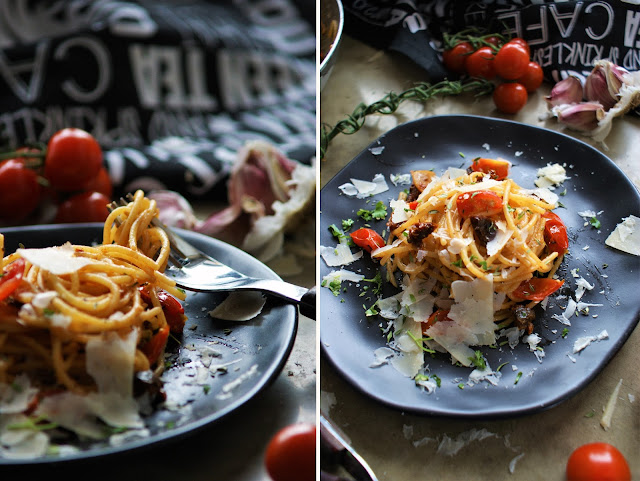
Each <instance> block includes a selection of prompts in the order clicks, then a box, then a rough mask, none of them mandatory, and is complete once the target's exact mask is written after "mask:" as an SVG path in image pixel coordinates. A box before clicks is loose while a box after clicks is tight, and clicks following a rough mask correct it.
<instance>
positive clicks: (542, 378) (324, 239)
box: [320, 116, 640, 418]
mask: <svg viewBox="0 0 640 481" xmlns="http://www.w3.org/2000/svg"><path fill="white" fill-rule="evenodd" d="M478 156H483V157H503V158H506V159H509V160H511V161H512V162H513V164H514V165H513V167H512V169H511V175H510V176H511V177H512V178H513V179H515V180H516V182H518V184H520V185H521V186H523V187H525V188H534V187H535V186H534V180H535V179H536V171H537V169H538V168H540V167H544V166H546V165H547V163H556V162H557V163H559V164H566V165H567V167H566V170H567V175H568V176H570V179H569V180H567V181H565V182H564V185H563V186H561V187H560V188H558V189H556V193H560V192H562V191H563V190H564V189H565V188H566V195H564V196H562V197H560V201H561V203H562V204H563V205H564V208H560V209H558V210H557V212H558V214H559V215H560V216H561V217H562V219H563V220H564V222H565V224H566V225H567V229H568V232H569V237H570V255H568V256H567V257H566V258H565V260H564V263H563V267H562V269H561V271H560V275H561V277H562V278H564V279H566V283H565V285H569V286H571V287H572V289H571V291H572V292H573V291H575V279H574V278H573V277H572V275H571V273H570V271H571V270H572V269H578V273H579V275H581V276H583V277H584V278H585V279H586V280H587V281H588V282H589V283H591V284H594V285H595V287H594V289H593V290H592V291H588V292H587V293H586V294H585V295H584V296H583V298H582V301H584V302H588V303H599V304H603V306H602V307H592V308H591V310H590V313H589V315H581V316H579V317H574V318H573V319H572V326H571V327H570V328H569V333H568V334H567V335H566V337H564V338H563V337H562V331H563V328H564V327H565V326H564V325H562V324H560V323H559V322H558V321H556V320H555V319H553V318H552V317H551V316H552V315H553V314H555V313H560V312H562V306H559V305H556V304H561V303H562V301H556V302H550V304H549V307H548V309H547V310H546V311H544V312H539V313H538V319H537V321H536V329H535V331H534V332H536V333H537V334H539V335H540V336H541V337H542V339H543V340H542V342H541V344H540V345H541V346H542V347H543V348H544V352H545V354H546V355H545V357H544V358H543V359H542V362H539V361H538V359H537V358H536V357H535V355H534V354H533V353H532V352H530V351H529V346H528V345H523V344H522V343H521V344H519V345H518V346H517V347H516V348H515V349H514V350H513V351H512V350H511V349H510V348H509V347H508V346H507V347H506V348H504V347H500V348H497V349H490V348H483V349H482V351H483V353H484V354H485V356H486V358H487V360H488V361H489V365H490V366H491V367H492V368H493V369H495V368H496V367H497V366H498V365H500V364H501V363H504V362H508V363H509V364H506V365H504V366H503V367H502V369H501V371H500V372H501V373H502V378H501V380H500V382H499V384H498V385H490V384H488V383H487V382H482V383H480V384H475V385H472V386H469V385H466V381H467V380H468V375H469V373H470V371H471V370H470V369H468V368H462V367H456V366H453V365H452V364H451V361H450V356H445V355H438V356H437V357H436V358H435V359H429V360H428V364H429V368H430V371H431V372H432V373H434V374H436V375H437V376H438V377H440V379H441V381H442V383H441V387H439V388H438V389H436V390H435V391H434V392H433V393H431V394H428V393H427V392H426V391H424V390H422V389H421V388H418V387H416V386H415V384H414V382H413V380H411V379H409V378H407V377H404V376H403V375H401V374H400V373H399V372H398V371H397V370H395V369H394V368H393V367H392V366H390V365H383V366H381V367H378V368H371V367H369V366H370V365H371V363H372V362H373V360H374V355H373V352H374V350H375V349H376V348H378V347H382V346H385V339H384V338H383V335H382V333H381V330H380V327H379V324H380V322H381V321H382V320H381V319H380V318H376V317H374V318H367V317H366V316H365V314H364V308H363V304H366V305H367V307H368V306H369V305H371V304H372V303H373V300H372V299H370V298H367V297H366V296H365V297H361V296H360V294H361V288H359V287H358V286H355V285H349V284H347V287H346V289H345V290H344V292H342V293H341V294H340V295H339V296H337V297H336V296H334V295H333V294H332V292H331V291H330V290H329V289H326V288H323V289H321V293H320V296H321V298H320V303H321V306H322V310H321V324H320V326H321V330H320V344H321V349H322V352H323V354H324V355H325V356H326V358H327V359H328V360H329V361H330V362H331V363H332V365H333V366H334V367H335V368H336V369H337V370H338V371H339V372H340V373H341V374H342V375H343V376H344V377H345V378H346V379H347V380H348V381H349V382H350V383H351V384H353V385H354V386H355V387H356V388H358V389H359V390H360V391H362V392H363V393H365V394H366V395H368V396H370V397H372V398H374V399H376V400H378V401H380V402H382V403H384V404H386V405H388V406H391V407H394V408H397V409H401V410H403V411H408V412H414V413H422V414H429V415H439V416H451V417H460V418H498V417H508V416H515V415H522V414H526V413H532V412H536V411H541V410H543V409H547V408H550V407H552V406H554V405H556V404H558V403H560V402H562V401H563V400H566V399H568V398H569V397H571V396H572V395H574V394H576V393H577V392H578V391H580V390H581V389H582V388H584V387H585V385H586V384H587V383H589V381H591V380H592V379H593V378H594V377H595V376H596V374H598V372H600V371H601V370H602V369H603V368H604V367H605V365H606V364H607V363H608V362H609V361H610V360H611V358H612V357H613V356H614V355H615V353H616V352H617V351H618V350H619V349H620V347H621V346H622V345H623V343H624V342H625V341H626V340H627V338H628V337H629V335H630V334H631V332H632V330H633V328H634V327H635V326H636V324H637V322H638V317H639V314H640V303H639V302H638V295H637V288H638V272H640V258H638V257H637V256H633V255H630V254H625V253H623V252H620V251H617V250H614V249H611V248H609V247H607V246H605V244H604V241H605V239H606V238H607V236H608V235H609V233H610V232H611V231H612V230H613V229H614V228H615V226H616V224H618V223H619V222H620V221H621V219H622V218H624V217H627V216H629V215H630V214H634V215H636V216H638V215H640V196H639V195H638V191H637V190H636V188H635V187H634V185H633V184H632V183H631V182H630V181H629V180H628V179H627V178H626V177H625V175H624V174H623V173H622V172H621V171H620V169H619V168H618V167H617V166H616V165H615V164H613V162H611V160H609V159H608V158H607V157H605V156H604V155H602V154H601V153H600V152H598V151H597V150H596V149H594V148H592V147H590V146H589V145H587V144H585V143H583V142H580V141H577V140H575V139H573V138H571V137H569V136H566V135H563V134H558V133H555V132H551V131H548V130H545V129H541V128H536V127H531V126H527V125H523V124H519V123H515V122H511V121H504V120H496V119H489V118H482V117H474V116H436V117H430V118H425V119H421V120H418V121H414V122H409V123H406V124H403V125H400V126H399V127H397V128H395V129H393V130H391V131H390V132H387V133H386V134H384V135H383V136H381V137H380V138H379V139H378V140H376V141H375V142H373V143H372V144H371V145H370V146H369V147H368V148H367V149H365V150H364V151H363V152H362V153H360V154H359V155H358V156H357V157H356V158H355V159H353V160H352V161H351V162H350V163H349V164H348V165H347V166H346V167H345V168H344V169H343V170H342V171H341V172H339V173H338V174H337V175H336V176H335V177H334V178H333V179H332V180H331V181H329V182H328V183H327V184H326V186H325V187H324V188H323V189H322V193H321V197H320V198H321V217H320V223H321V234H320V244H321V245H324V246H333V245H335V244H336V240H335V239H334V238H332V236H331V234H330V232H329V230H328V229H327V227H328V226H329V225H331V224H336V225H338V226H340V225H341V221H342V219H347V218H352V219H356V218H357V216H356V212H357V210H358V209H360V208H365V209H372V208H373V204H374V203H375V201H377V200H383V201H385V202H386V203H387V204H388V200H389V199H390V198H396V197H397V194H398V193H399V192H400V191H401V190H402V189H406V188H407V187H408V186H406V185H405V186H398V187H395V186H394V185H393V184H392V183H391V182H389V175H390V174H397V173H407V172H409V170H411V169H432V168H433V169H435V170H436V172H437V173H438V174H442V172H443V171H444V170H446V168H448V167H462V168H466V167H467V166H469V165H470V163H471V160H472V159H473V158H475V157H478ZM376 173H382V174H384V175H385V177H386V179H387V183H388V184H389V186H390V190H389V191H387V192H385V193H382V194H378V195H376V196H374V197H373V200H369V201H365V200H363V199H357V198H355V197H353V198H350V197H346V196H344V195H341V194H340V193H339V190H338V186H340V185H342V184H343V183H345V182H349V179H351V178H356V179H362V180H368V181H370V180H371V179H372V178H373V176H374V175H375V174H376ZM585 210H593V211H594V212H600V211H603V212H602V213H601V214H599V215H598V219H599V220H600V221H601V227H600V229H599V230H598V229H595V228H594V227H592V226H591V225H587V226H585V225H584V223H585V221H584V219H583V218H582V217H580V216H579V215H578V212H581V211H585ZM379 222H380V224H376V221H370V223H371V224H373V227H374V228H376V227H378V228H377V230H378V231H381V230H382V228H383V224H382V222H384V221H379ZM363 223H364V222H363V221H362V220H361V219H359V220H358V221H356V223H355V225H354V226H353V228H352V229H356V228H357V227H359V226H361V225H362V224H363ZM586 246H589V247H588V249H586V250H584V248H586ZM320 263H321V267H320V269H321V271H320V275H321V277H324V276H325V275H326V274H327V273H329V272H330V271H331V270H332V269H334V268H329V267H327V266H326V264H325V263H324V262H323V261H321V262H320ZM605 265H606V267H605ZM345 268H346V269H349V270H351V271H355V272H359V273H362V274H364V275H365V277H366V278H370V277H373V275H374V274H375V272H376V265H375V264H374V263H373V262H372V261H371V259H370V258H369V257H368V256H367V255H365V256H363V258H362V259H361V260H359V261H356V262H355V263H353V264H351V265H348V266H345ZM603 275H606V276H607V277H604V276H603ZM343 284H344V283H343ZM602 291H604V293H603V294H602V293H601V292H602ZM395 292H396V291H394V290H393V288H392V287H391V286H388V287H387V288H386V291H385V292H384V296H385V297H386V296H388V295H391V294H393V293H395ZM594 314H597V317H594V316H593V315H594ZM603 330H606V331H607V332H608V334H609V338H608V339H607V340H602V341H599V342H595V343H592V344H591V345H590V346H588V347H587V348H586V349H584V350H583V351H581V352H579V353H578V354H573V353H572V351H573V344H574V341H575V340H576V339H578V338H579V337H583V336H596V335H598V334H599V333H601V332H602V331H603ZM514 366H516V367H515V368H514ZM519 372H521V373H522V375H521V378H520V379H519V380H518V382H517V384H516V379H517V376H518V373H519ZM460 382H465V387H464V389H460V388H459V386H458V384H459V383H460Z"/></svg>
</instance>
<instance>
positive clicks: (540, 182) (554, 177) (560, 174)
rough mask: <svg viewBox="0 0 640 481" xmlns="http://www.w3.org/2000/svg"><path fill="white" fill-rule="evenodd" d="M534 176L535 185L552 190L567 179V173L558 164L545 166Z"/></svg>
mask: <svg viewBox="0 0 640 481" xmlns="http://www.w3.org/2000/svg"><path fill="white" fill-rule="evenodd" d="M536 174H537V176H538V178H537V179H536V180H535V184H536V185H537V186H538V187H541V188H551V189H553V188H555V186H556V185H559V184H562V183H563V182H564V181H565V180H567V179H568V178H569V177H567V171H566V170H565V169H564V167H562V166H561V165H560V164H547V166H546V167H542V168H540V169H538V172H537V173H536Z"/></svg>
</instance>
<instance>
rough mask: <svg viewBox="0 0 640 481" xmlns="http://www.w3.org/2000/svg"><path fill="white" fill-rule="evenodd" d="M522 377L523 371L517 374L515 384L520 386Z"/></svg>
mask: <svg viewBox="0 0 640 481" xmlns="http://www.w3.org/2000/svg"><path fill="white" fill-rule="evenodd" d="M521 377H522V371H518V374H516V380H515V381H513V384H518V381H520V378H521Z"/></svg>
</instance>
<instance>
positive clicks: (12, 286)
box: [0, 258, 25, 301]
mask: <svg viewBox="0 0 640 481" xmlns="http://www.w3.org/2000/svg"><path fill="white" fill-rule="evenodd" d="M24 264H25V262H24V259H22V258H19V259H16V260H15V261H13V262H12V263H11V264H9V265H8V266H7V267H6V269H5V272H4V274H3V275H2V277H1V278H0V301H2V300H4V299H6V298H7V297H9V296H10V295H11V294H12V293H13V291H15V290H16V289H17V288H18V286H19V285H20V281H22V276H23V275H24Z"/></svg>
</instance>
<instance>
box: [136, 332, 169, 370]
mask: <svg viewBox="0 0 640 481" xmlns="http://www.w3.org/2000/svg"><path fill="white" fill-rule="evenodd" d="M168 339H169V326H168V325H166V326H162V327H161V328H160V329H158V332H156V333H155V334H154V335H153V337H152V338H151V339H149V340H148V341H147V343H146V344H145V345H144V346H142V348H141V350H142V352H143V353H144V355H145V356H147V359H148V360H149V364H151V365H152V366H153V365H154V364H155V363H156V362H157V361H158V358H159V357H160V354H162V351H164V348H165V346H166V345H167V340H168Z"/></svg>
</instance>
